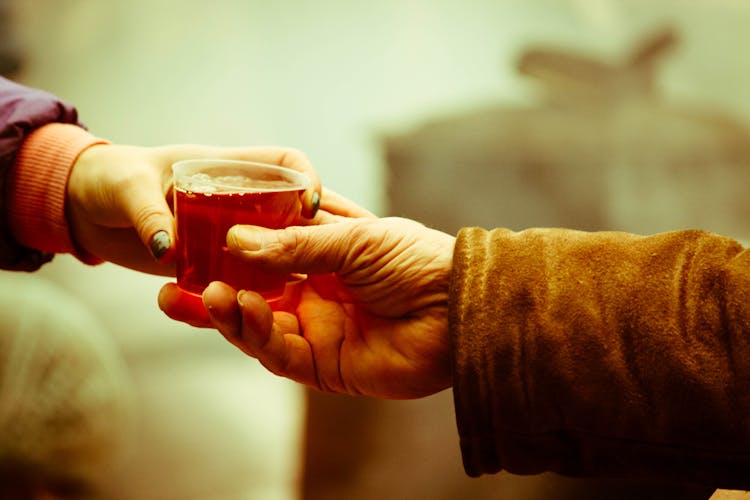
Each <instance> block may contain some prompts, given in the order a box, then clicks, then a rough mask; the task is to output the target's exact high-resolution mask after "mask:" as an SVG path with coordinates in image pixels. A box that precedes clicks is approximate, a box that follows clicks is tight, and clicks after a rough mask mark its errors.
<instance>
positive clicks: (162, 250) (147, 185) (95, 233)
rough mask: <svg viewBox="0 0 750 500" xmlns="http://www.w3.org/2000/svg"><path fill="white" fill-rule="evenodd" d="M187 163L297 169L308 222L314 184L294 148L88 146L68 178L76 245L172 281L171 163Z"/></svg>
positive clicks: (309, 168)
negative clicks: (304, 179)
mask: <svg viewBox="0 0 750 500" xmlns="http://www.w3.org/2000/svg"><path fill="white" fill-rule="evenodd" d="M192 158H221V159H233V160H249V161H256V162H260V163H269V164H273V165H281V166H284V167H288V168H292V169H294V170H298V171H300V172H302V173H304V174H306V175H307V176H308V177H310V180H311V184H310V187H309V188H308V189H307V190H306V191H305V193H304V195H303V200H302V202H303V203H302V205H303V214H302V215H303V216H304V217H308V218H309V217H313V216H314V214H315V212H316V211H317V206H318V204H319V202H320V193H321V187H320V181H319V179H318V177H317V175H316V173H315V170H314V169H313V167H312V165H311V164H310V161H309V160H308V159H307V157H306V156H305V155H304V154H303V153H301V152H299V151H297V150H294V149H288V148H280V147H247V148H219V147H210V146H199V145H171V146H160V147H154V148H146V147H137V146H121V145H96V146H92V147H90V148H88V149H86V150H85V151H84V152H83V153H82V154H81V155H80V156H79V157H78V159H77V160H76V163H75V165H74V166H73V169H72V171H71V173H70V178H69V180H68V192H67V215H68V220H69V222H70V226H71V232H72V234H73V238H74V240H75V242H76V244H77V245H78V246H79V247H80V248H81V249H83V250H85V251H87V252H89V253H91V254H93V255H95V256H97V257H99V258H101V259H104V260H106V261H109V262H113V263H115V264H119V265H121V266H124V267H128V268H131V269H135V270H138V271H143V272H147V273H150V274H159V275H165V276H174V264H173V262H172V256H173V254H174V217H173V215H172V211H171V210H170V206H171V204H172V200H171V193H172V164H173V163H174V162H176V161H179V160H185V159H192Z"/></svg>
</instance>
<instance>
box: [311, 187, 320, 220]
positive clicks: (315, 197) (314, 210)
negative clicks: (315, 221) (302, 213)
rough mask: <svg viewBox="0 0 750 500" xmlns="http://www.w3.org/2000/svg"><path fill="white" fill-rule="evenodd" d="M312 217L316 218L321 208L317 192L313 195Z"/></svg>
mask: <svg viewBox="0 0 750 500" xmlns="http://www.w3.org/2000/svg"><path fill="white" fill-rule="evenodd" d="M311 202H312V216H313V217H315V214H317V213H318V209H319V208H320V195H319V194H318V192H317V191H315V192H313V194H312V199H311Z"/></svg>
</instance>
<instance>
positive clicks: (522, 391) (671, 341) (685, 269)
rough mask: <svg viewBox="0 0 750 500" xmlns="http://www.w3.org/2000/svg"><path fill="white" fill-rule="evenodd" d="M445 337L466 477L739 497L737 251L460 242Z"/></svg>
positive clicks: (500, 235) (586, 236)
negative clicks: (504, 474) (524, 477)
mask: <svg viewBox="0 0 750 500" xmlns="http://www.w3.org/2000/svg"><path fill="white" fill-rule="evenodd" d="M450 323H451V325H450V326H451V338H452V343H453V349H454V359H453V368H454V375H453V376H454V388H453V391H454V399H455V406H456V418H457V425H458V429H459V435H460V439H461V450H462V454H463V458H464V466H465V469H466V472H467V473H468V474H469V475H472V476H477V475H480V474H482V473H492V472H497V471H499V470H508V471H510V472H514V473H518V474H531V473H539V472H543V471H554V472H558V473H562V474H567V475H573V476H617V477H643V478H660V479H665V480H680V481H695V482H702V483H710V484H713V485H716V486H723V487H733V488H737V489H747V488H750V337H749V336H748V334H749V333H750V255H749V254H748V253H747V251H745V250H744V249H743V248H742V246H741V245H740V244H739V243H737V242H736V241H734V240H732V239H729V238H726V237H722V236H718V235H715V234H710V233H705V232H700V231H678V232H673V233H665V234H659V235H654V236H649V237H644V236H637V235H633V234H626V233H614V232H602V233H584V232H578V231H572V230H565V229H531V230H527V231H523V232H511V231H508V230H502V229H497V230H494V231H489V232H488V231H484V230H482V229H478V228H466V229H463V230H462V231H461V232H460V233H459V236H458V239H457V242H456V249H455V253H454V269H453V275H452V281H451V303H450Z"/></svg>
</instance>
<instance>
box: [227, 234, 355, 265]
mask: <svg viewBox="0 0 750 500" xmlns="http://www.w3.org/2000/svg"><path fill="white" fill-rule="evenodd" d="M352 229H353V227H352V226H351V224H348V223H345V222H341V223H333V224H323V225H317V226H290V227H287V228H285V229H267V228H263V227H258V226H244V225H238V226H234V227H232V228H230V229H229V232H228V233H227V246H228V247H229V251H230V252H232V253H233V254H234V255H237V256H239V257H241V258H242V259H244V260H247V261H252V262H253V263H256V264H259V265H261V266H262V267H264V268H266V269H268V270H270V271H274V272H279V273H302V274H308V273H309V274H321V273H333V272H341V271H345V266H346V263H347V261H348V256H349V255H350V252H351V250H352V246H353V245H352V242H353V238H354V236H353V231H352Z"/></svg>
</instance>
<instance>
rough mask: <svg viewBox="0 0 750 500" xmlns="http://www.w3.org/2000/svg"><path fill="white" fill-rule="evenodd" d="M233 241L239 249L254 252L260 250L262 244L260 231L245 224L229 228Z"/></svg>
mask: <svg viewBox="0 0 750 500" xmlns="http://www.w3.org/2000/svg"><path fill="white" fill-rule="evenodd" d="M231 231H232V235H233V236H234V240H235V243H236V244H237V245H238V246H239V247H240V249H241V250H245V251H250V252H254V251H256V250H260V247H261V246H262V244H263V236H261V234H260V231H258V230H257V229H254V228H250V227H247V226H235V227H233V228H232V229H231Z"/></svg>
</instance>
